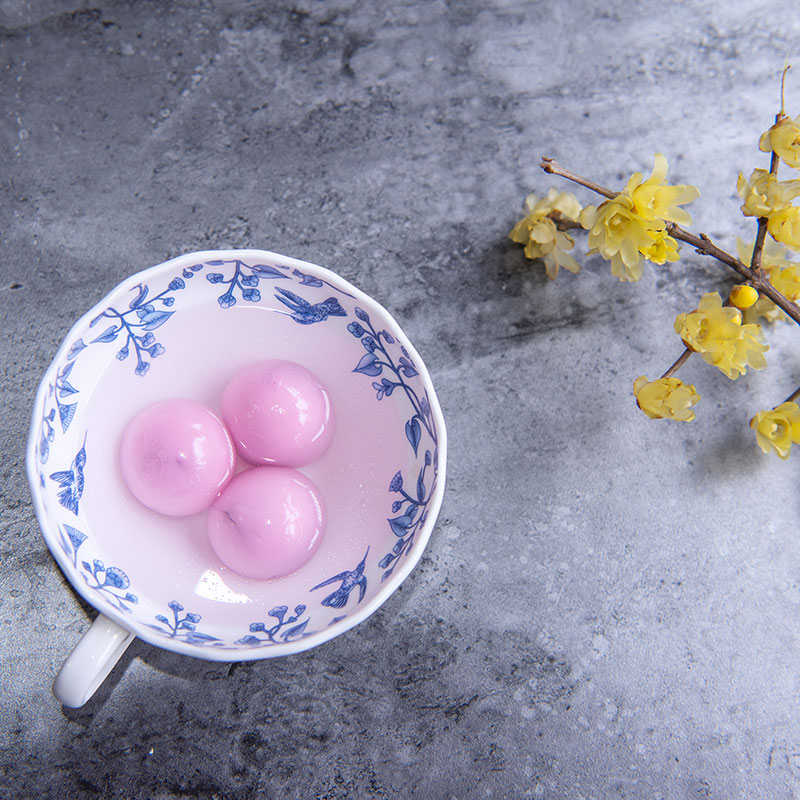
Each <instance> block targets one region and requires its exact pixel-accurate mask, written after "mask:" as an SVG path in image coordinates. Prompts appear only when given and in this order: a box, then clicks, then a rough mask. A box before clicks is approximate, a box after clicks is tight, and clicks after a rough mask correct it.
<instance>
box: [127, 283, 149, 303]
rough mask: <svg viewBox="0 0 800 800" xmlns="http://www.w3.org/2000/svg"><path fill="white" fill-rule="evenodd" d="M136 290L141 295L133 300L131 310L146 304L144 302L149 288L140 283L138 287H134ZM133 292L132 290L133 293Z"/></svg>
mask: <svg viewBox="0 0 800 800" xmlns="http://www.w3.org/2000/svg"><path fill="white" fill-rule="evenodd" d="M135 289H138V290H139V293H138V294H137V295H136V297H134V298H133V300H131V302H130V306H129V307H130V308H136V307H137V306H140V305H141V304H142V303H144V300H145V298H146V297H147V292H148V288H147V285H146V284H145V285H142V284H141V283H140V284H138V285H137V286H134V287H133V290H135ZM133 290H131V291H133Z"/></svg>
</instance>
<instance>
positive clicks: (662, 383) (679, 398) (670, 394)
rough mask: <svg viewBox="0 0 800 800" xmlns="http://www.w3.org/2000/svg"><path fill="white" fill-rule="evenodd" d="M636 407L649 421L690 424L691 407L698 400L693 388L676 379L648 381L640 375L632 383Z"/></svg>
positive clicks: (692, 416) (693, 415) (698, 396)
mask: <svg viewBox="0 0 800 800" xmlns="http://www.w3.org/2000/svg"><path fill="white" fill-rule="evenodd" d="M633 394H634V396H635V397H636V405H638V406H639V408H641V409H642V411H644V413H645V414H647V416H648V417H650V419H676V420H680V421H682V422H691V421H692V420H693V419H694V418H695V413H694V411H692V406H693V405H695V403H697V401H698V400H699V399H700V395H699V394H697V392H696V391H695V388H694V386H692V385H691V384H685V383H683V381H681V380H679V379H678V378H658V380H655V381H648V380H647V377H646V376H644V375H640V376H639V377H638V378H637V379H636V380H635V381H634V382H633Z"/></svg>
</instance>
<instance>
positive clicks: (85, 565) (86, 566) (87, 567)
mask: <svg viewBox="0 0 800 800" xmlns="http://www.w3.org/2000/svg"><path fill="white" fill-rule="evenodd" d="M81 566H82V567H83V568H84V569H85V570H86V571H87V572H91V571H92V565H91V564H90V563H89V562H88V561H81Z"/></svg>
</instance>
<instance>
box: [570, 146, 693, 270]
mask: <svg viewBox="0 0 800 800" xmlns="http://www.w3.org/2000/svg"><path fill="white" fill-rule="evenodd" d="M654 161H655V163H654V166H653V172H652V173H651V175H650V177H649V178H647V180H644V179H643V176H642V174H641V173H640V172H637V173H635V174H634V175H632V176H631V178H630V180H629V181H628V184H627V186H626V187H625V189H624V191H622V192H620V193H619V194H618V195H616V196H615V197H612V198H610V199H609V200H606V201H605V202H604V203H601V204H600V205H599V206H586V208H584V209H583V211H581V215H580V222H581V225H582V226H583V227H584V228H586V230H588V231H589V253H600V255H602V256H603V258H605V259H607V260H608V261H610V262H611V274H612V275H615V276H616V277H617V278H619V279H620V280H621V281H638V280H639V279H640V278H641V277H642V261H643V260H647V261H652V262H654V263H656V264H663V263H664V262H665V261H677V260H678V243H677V242H676V241H675V239H673V238H672V237H671V236H669V235H668V234H667V222H675V223H676V224H678V225H684V224H688V223H690V222H691V221H692V220H691V217H690V216H689V214H688V213H687V212H686V211H684V210H683V209H682V208H680V206H682V205H685V204H686V203H690V202H691V201H692V200H694V199H696V198H697V197H699V195H700V192H699V190H698V189H697V188H696V187H695V186H688V185H683V184H681V185H676V186H670V185H668V184H667V182H666V177H667V170H668V167H669V165H668V163H667V158H666V156H664V155H663V154H662V153H656V155H655V159H654Z"/></svg>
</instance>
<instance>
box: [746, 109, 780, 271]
mask: <svg viewBox="0 0 800 800" xmlns="http://www.w3.org/2000/svg"><path fill="white" fill-rule="evenodd" d="M780 118H781V116H780V114H778V116H776V117H775V122H776V123H777V122H778V121H779V120H780ZM779 163H780V159H779V158H778V154H777V153H776V152H775V151H774V150H773V151H772V158H770V161H769V172H770V175H777V174H778V164H779ZM767 222H768V220H767V218H766V217H759V218H758V230H757V231H756V241H755V244H754V245H753V257H752V258H751V259H750V269H752V270H753V272H755V274H756V275H758V276H759V277H760V276H761V253H762V251H763V250H764V241H765V240H766V238H767Z"/></svg>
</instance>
